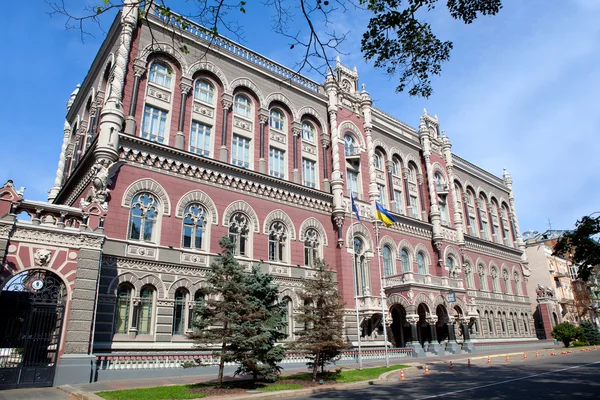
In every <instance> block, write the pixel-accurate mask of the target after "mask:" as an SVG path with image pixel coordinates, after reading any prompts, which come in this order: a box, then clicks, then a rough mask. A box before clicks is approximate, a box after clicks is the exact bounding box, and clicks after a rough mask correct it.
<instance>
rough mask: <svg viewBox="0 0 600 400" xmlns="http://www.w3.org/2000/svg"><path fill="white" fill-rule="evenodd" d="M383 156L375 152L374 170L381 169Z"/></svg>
mask: <svg viewBox="0 0 600 400" xmlns="http://www.w3.org/2000/svg"><path fill="white" fill-rule="evenodd" d="M383 165H384V163H383V154H381V152H380V151H379V150H377V151H376V152H375V168H377V169H383Z"/></svg>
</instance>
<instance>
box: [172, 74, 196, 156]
mask: <svg viewBox="0 0 600 400" xmlns="http://www.w3.org/2000/svg"><path fill="white" fill-rule="evenodd" d="M179 87H180V88H181V106H180V107H179V123H178V125H177V133H176V134H175V148H176V149H180V150H185V135H184V133H183V125H184V124H185V103H186V100H187V96H188V93H189V92H190V90H191V89H192V80H191V79H190V78H187V77H181V82H180V83H179Z"/></svg>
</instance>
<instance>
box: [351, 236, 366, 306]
mask: <svg viewBox="0 0 600 400" xmlns="http://www.w3.org/2000/svg"><path fill="white" fill-rule="evenodd" d="M354 274H355V281H356V293H357V294H358V295H359V296H364V294H365V289H366V288H367V287H368V286H369V284H368V282H369V276H368V271H367V265H366V259H365V245H364V243H363V241H362V240H361V239H360V238H358V237H355V238H354Z"/></svg>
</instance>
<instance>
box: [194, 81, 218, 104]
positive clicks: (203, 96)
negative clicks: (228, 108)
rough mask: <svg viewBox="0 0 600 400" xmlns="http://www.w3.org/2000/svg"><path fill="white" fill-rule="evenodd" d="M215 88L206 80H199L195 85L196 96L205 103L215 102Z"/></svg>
mask: <svg viewBox="0 0 600 400" xmlns="http://www.w3.org/2000/svg"><path fill="white" fill-rule="evenodd" d="M214 92H215V89H214V88H213V86H212V85H211V84H210V83H209V82H208V81H204V80H197V81H196V84H195V85H194V98H195V99H196V100H200V101H203V102H205V103H209V104H213V98H214Z"/></svg>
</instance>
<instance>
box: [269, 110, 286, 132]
mask: <svg viewBox="0 0 600 400" xmlns="http://www.w3.org/2000/svg"><path fill="white" fill-rule="evenodd" d="M269 126H270V127H271V128H273V129H277V130H278V131H285V116H284V114H283V112H282V111H281V110H279V109H277V108H274V109H272V110H271V112H270V117H269Z"/></svg>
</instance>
